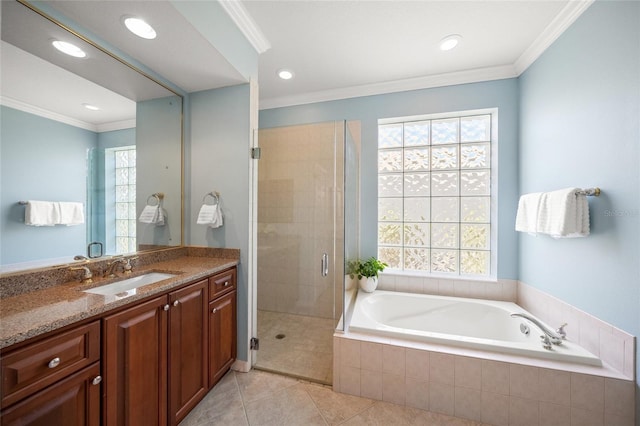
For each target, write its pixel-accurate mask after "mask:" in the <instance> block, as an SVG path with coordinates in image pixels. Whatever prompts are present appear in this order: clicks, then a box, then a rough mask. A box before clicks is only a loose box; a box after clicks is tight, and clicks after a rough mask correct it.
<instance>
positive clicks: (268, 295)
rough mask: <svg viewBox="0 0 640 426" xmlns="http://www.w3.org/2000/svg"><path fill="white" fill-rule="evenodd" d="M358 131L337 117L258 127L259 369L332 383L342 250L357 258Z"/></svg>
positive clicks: (339, 313)
mask: <svg viewBox="0 0 640 426" xmlns="http://www.w3.org/2000/svg"><path fill="white" fill-rule="evenodd" d="M358 129H359V125H358V123H349V124H347V123H346V122H344V121H336V122H325V123H316V124H307V125H300V126H291V127H279V128H270V129H261V130H260V131H259V144H260V148H261V158H260V161H259V162H258V190H257V193H258V211H257V216H258V228H257V232H258V235H257V242H258V248H257V265H258V269H257V308H258V312H257V333H258V338H259V341H260V349H259V351H258V352H257V355H256V356H257V359H256V364H255V367H256V368H260V369H264V370H269V371H275V372H280V373H284V374H288V375H291V376H296V377H302V378H306V379H309V380H312V381H317V382H321V383H331V381H332V363H333V361H332V351H333V349H332V340H333V339H332V336H333V333H334V331H335V330H336V328H339V327H341V321H340V320H341V318H342V316H343V311H344V275H345V253H348V255H349V256H350V257H352V258H353V257H357V241H358V238H357V231H358V226H357V223H356V221H357V217H358V215H357V202H358V197H357V192H358V190H357V188H358V181H357V176H358V174H359V173H358V158H359V155H358V152H359V142H358V140H357V135H356V137H354V133H356V134H357V133H359V132H358ZM345 195H347V196H345ZM346 218H348V219H349V223H347V222H346V220H345V219H346ZM345 242H348V244H345Z"/></svg>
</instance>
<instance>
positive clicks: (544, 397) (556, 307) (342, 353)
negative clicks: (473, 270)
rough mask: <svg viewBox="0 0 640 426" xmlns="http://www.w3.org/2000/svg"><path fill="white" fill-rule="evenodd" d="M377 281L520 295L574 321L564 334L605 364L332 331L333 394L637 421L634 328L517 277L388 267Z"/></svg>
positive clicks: (482, 416)
mask: <svg viewBox="0 0 640 426" xmlns="http://www.w3.org/2000/svg"><path fill="white" fill-rule="evenodd" d="M470 283H472V284H473V285H474V286H476V287H475V288H474V287H472V286H471V284H470ZM378 288H379V289H381V290H389V291H405V292H414V293H427V294H436V295H442V296H458V297H469V298H483V299H493V300H504V301H510V302H516V303H518V304H519V305H520V306H522V307H523V308H525V309H526V310H528V311H529V312H531V313H532V314H534V315H535V316H537V317H538V318H540V319H541V320H542V321H544V322H545V323H547V324H549V325H553V326H556V325H561V324H562V323H564V322H566V323H568V324H569V325H568V326H567V327H566V331H567V337H568V338H569V339H571V340H573V341H576V342H579V343H580V344H581V345H582V346H584V347H585V348H587V349H588V350H590V351H591V352H593V353H595V354H596V355H599V356H600V357H601V359H602V360H603V362H604V363H605V365H604V366H603V367H602V368H598V367H591V366H577V367H575V368H574V366H570V365H567V367H568V368H566V370H570V371H566V370H565V366H564V365H563V363H559V362H547V361H543V360H531V359H527V358H525V357H514V356H509V355H504V354H490V356H491V358H492V359H484V357H485V356H486V355H487V353H486V352H485V353H482V352H481V351H473V350H468V349H462V348H451V347H444V346H440V345H434V344H426V343H422V342H413V341H402V340H398V339H393V338H387V337H381V336H371V335H365V334H360V333H352V332H346V333H336V334H335V335H334V384H333V388H334V390H335V391H337V392H342V393H346V394H350V395H355V396H361V397H367V398H371V399H374V400H381V401H387V402H393V403H396V404H400V405H406V406H408V407H414V408H420V409H423V410H429V411H432V412H437V413H442V414H447V415H452V416H456V417H461V418H465V419H470V420H473V421H481V422H484V423H488V424H493V425H516V424H527V425H544V426H547V425H555V424H557V425H588V424H594V425H611V426H625V425H629V426H631V425H635V415H636V414H635V412H634V410H635V383H634V381H633V380H634V377H635V375H634V372H635V359H634V355H635V338H634V337H633V336H631V335H629V334H628V333H625V332H624V331H622V330H619V329H617V328H615V327H613V326H611V325H609V324H607V323H605V322H603V321H601V320H599V319H597V318H595V317H593V316H591V315H588V314H586V313H584V312H582V311H580V310H578V309H576V308H574V307H572V306H570V305H568V304H566V303H564V302H562V301H559V300H558V299H555V298H553V297H551V296H549V295H547V294H545V293H542V292H540V291H539V290H537V289H534V288H532V287H530V286H527V285H526V284H523V283H520V282H518V281H515V280H498V281H497V282H473V281H466V280H451V279H433V278H417V277H411V279H409V280H406V281H405V277H403V276H400V275H392V274H382V275H381V276H380V282H379V286H378ZM385 354H386V357H385V356H384V355H385ZM379 357H382V365H381V363H380V361H379ZM403 370H404V374H403V373H402V371H403Z"/></svg>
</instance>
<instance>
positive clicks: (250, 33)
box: [218, 0, 271, 54]
mask: <svg viewBox="0 0 640 426" xmlns="http://www.w3.org/2000/svg"><path fill="white" fill-rule="evenodd" d="M218 3H220V6H222V8H223V9H224V11H225V12H227V15H229V17H230V18H231V20H232V21H233V22H234V23H235V24H236V26H237V27H238V29H239V30H240V31H241V32H242V34H244V36H245V37H246V38H247V40H248V41H249V43H251V46H253V48H254V49H255V50H256V52H258V54H261V53H264V52H266V51H267V50H269V49H271V43H269V40H267V38H266V37H265V35H264V34H263V33H262V30H261V29H260V27H258V24H256V22H255V21H254V20H253V18H252V17H251V15H249V12H248V11H247V9H246V8H245V7H244V6H243V5H242V3H240V2H239V1H237V0H218Z"/></svg>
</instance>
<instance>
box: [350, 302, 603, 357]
mask: <svg viewBox="0 0 640 426" xmlns="http://www.w3.org/2000/svg"><path fill="white" fill-rule="evenodd" d="M514 312H521V313H527V314H529V313H528V312H527V311H525V310H524V309H522V308H521V307H520V306H518V305H516V304H515V303H511V302H499V301H493V300H480V299H465V298H459V297H446V296H432V295H426V294H411V293H400V292H393V291H380V290H377V291H375V292H373V293H365V292H362V291H361V292H358V296H357V298H356V303H355V307H354V311H353V316H352V317H351V322H350V325H349V330H350V331H353V332H359V333H368V334H376V335H383V336H391V337H397V338H405V339H412V340H420V341H424V342H431V343H437V344H446V345H453V346H461V347H466V348H472V349H480V350H489V351H497V352H502V353H510V354H515V355H523V356H530V357H536V358H543V359H552V360H555V361H566V362H577V363H581V364H587V365H596V366H601V365H602V363H601V361H600V359H598V357H596V356H595V355H593V354H591V353H590V352H588V351H587V350H585V349H584V348H582V347H580V346H578V345H577V344H575V343H572V342H570V341H568V340H565V341H563V342H562V344H561V345H553V349H552V350H547V349H544V348H543V347H542V343H541V340H540V337H539V336H540V335H541V334H542V332H541V331H540V330H539V329H538V328H537V327H536V326H535V325H533V324H532V323H531V322H529V321H526V320H524V319H522V318H513V317H511V316H510V314H511V313H514ZM529 315H531V314H529ZM522 323H525V324H527V325H528V326H529V328H530V333H529V335H525V334H523V333H522V332H521V331H520V324H522ZM545 325H546V324H545ZM548 328H550V329H554V328H555V327H548Z"/></svg>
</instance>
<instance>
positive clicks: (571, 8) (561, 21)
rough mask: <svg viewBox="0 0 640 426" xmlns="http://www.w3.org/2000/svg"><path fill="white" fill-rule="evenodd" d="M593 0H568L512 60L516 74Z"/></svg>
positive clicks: (533, 60)
mask: <svg viewBox="0 0 640 426" xmlns="http://www.w3.org/2000/svg"><path fill="white" fill-rule="evenodd" d="M593 2H594V0H577V1H576V0H570V1H569V2H568V3H567V4H566V5H565V7H563V8H562V10H561V11H560V13H558V15H557V16H556V17H555V18H554V19H553V21H551V22H550V23H549V25H547V27H546V28H545V29H544V30H543V31H542V33H540V35H539V36H538V37H537V38H536V39H535V40H534V41H533V43H531V46H529V47H528V48H527V50H525V51H524V52H523V53H522V55H520V57H519V58H518V59H517V60H516V61H515V62H514V64H513V65H514V67H515V70H516V72H517V73H518V75H520V74H522V73H523V72H525V71H526V69H527V68H529V66H530V65H531V64H533V63H534V62H535V61H536V59H538V58H539V57H540V56H541V55H542V54H543V53H544V51H545V50H547V48H548V47H549V46H551V44H553V42H554V41H556V40H557V39H558V37H560V35H561V34H562V33H563V32H564V31H565V30H566V29H567V28H569V26H570V25H571V24H573V23H574V22H575V20H576V19H578V17H579V16H580V15H582V13H583V12H584V11H585V10H587V8H588V7H589V6H591V4H592V3H593Z"/></svg>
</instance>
